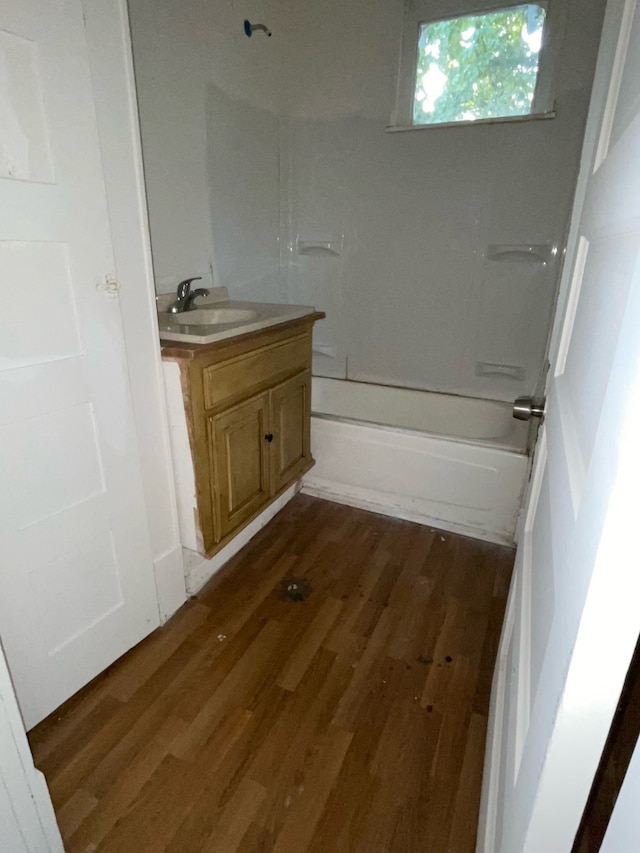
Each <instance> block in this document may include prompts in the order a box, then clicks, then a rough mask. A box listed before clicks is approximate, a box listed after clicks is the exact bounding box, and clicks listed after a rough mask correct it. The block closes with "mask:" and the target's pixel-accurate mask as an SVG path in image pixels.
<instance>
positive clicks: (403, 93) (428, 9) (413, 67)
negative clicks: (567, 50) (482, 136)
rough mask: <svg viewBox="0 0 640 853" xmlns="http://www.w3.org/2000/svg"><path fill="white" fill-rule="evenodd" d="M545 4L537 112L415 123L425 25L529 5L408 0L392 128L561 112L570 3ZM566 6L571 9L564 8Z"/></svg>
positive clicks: (541, 0)
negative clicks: (559, 71)
mask: <svg viewBox="0 0 640 853" xmlns="http://www.w3.org/2000/svg"><path fill="white" fill-rule="evenodd" d="M534 2H536V3H537V5H540V6H544V7H545V9H546V15H545V32H544V38H543V42H542V47H541V48H540V53H539V59H538V76H537V78H536V89H535V94H534V99H533V103H532V106H531V112H530V113H526V114H525V115H520V116H500V117H492V118H485V119H475V120H469V121H454V122H437V123H432V124H415V123H414V121H413V103H414V97H415V89H416V73H417V68H418V40H419V38H420V28H421V27H422V26H423V25H424V24H432V23H436V22H438V21H447V20H453V19H455V18H462V17H465V16H467V15H482V14H486V13H489V12H498V11H500V10H502V9H509V8H512V7H513V6H519V5H526V3H524V2H523V3H518V2H517V0H507V2H502V3H496V0H464V2H462V3H461V2H460V0H405V3H404V20H403V27H402V38H401V44H400V60H399V69H398V78H397V85H396V97H395V104H394V109H393V112H392V115H391V121H390V124H389V126H388V127H387V130H389V131H398V130H432V129H434V128H443V127H467V126H470V125H482V124H495V123H503V122H504V123H509V122H522V121H532V120H536V119H549V118H554V117H555V111H554V106H555V105H554V89H555V85H554V84H555V76H556V66H557V64H558V58H559V49H560V45H561V42H562V38H561V37H562V35H563V30H564V23H565V19H566V11H565V8H566V4H562V3H559V2H554V0H534ZM563 7H565V8H563Z"/></svg>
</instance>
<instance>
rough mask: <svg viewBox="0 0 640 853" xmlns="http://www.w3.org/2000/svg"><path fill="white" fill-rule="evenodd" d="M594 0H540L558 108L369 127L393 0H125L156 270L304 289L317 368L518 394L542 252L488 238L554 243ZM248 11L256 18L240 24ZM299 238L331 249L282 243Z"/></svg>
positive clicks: (533, 375)
mask: <svg viewBox="0 0 640 853" xmlns="http://www.w3.org/2000/svg"><path fill="white" fill-rule="evenodd" d="M603 6H604V0H600V2H597V3H593V4H588V6H586V7H585V4H583V3H579V0H556V2H555V3H554V9H555V10H556V12H555V13H554V14H559V17H560V18H562V17H563V16H568V18H567V22H566V23H567V37H566V42H565V43H564V44H563V48H562V51H561V62H560V65H559V68H558V76H557V86H556V106H557V113H558V115H557V118H555V119H553V120H545V121H534V122H522V123H514V124H495V125H484V126H475V127H464V128H462V127H456V128H430V129H427V130H421V131H415V132H407V133H385V130H384V128H385V126H386V125H387V124H388V122H389V117H390V114H391V110H392V106H393V97H394V90H395V83H396V72H397V60H398V54H399V44H400V36H401V29H402V16H403V2H402V0H391V2H389V0H352V2H350V3H344V2H339V0H322V2H315V3H312V2H302V3H300V2H294V0H288V2H286V3H285V2H281V3H278V4H276V3H275V2H274V0H270V2H262V3H261V2H258V0H251V2H249V3H247V5H246V6H242V7H241V6H240V5H238V4H236V3H234V2H233V0H232V1H231V2H228V3H223V2H222V0H210V2H208V3H207V2H204V0H187V2H186V3H178V2H177V0H161V2H158V0H130V7H131V19H132V29H133V41H134V55H135V60H136V69H137V80H138V86H139V99H140V107H141V123H142V133H143V148H144V156H145V167H146V173H147V181H148V187H149V209H150V219H151V231H152V242H153V251H154V262H155V271H156V279H157V285H158V289H159V290H160V291H168V290H170V289H171V288H172V287H173V286H174V285H175V283H176V281H177V280H178V279H179V278H181V277H184V276H186V275H191V274H202V275H204V276H205V277H206V278H207V279H208V280H209V281H210V280H212V279H213V282H214V283H215V284H216V285H226V286H228V287H229V288H230V290H231V293H232V295H234V296H237V297H241V298H248V299H263V300H265V301H278V300H283V301H289V302H298V303H303V304H315V305H316V306H317V307H318V308H320V309H322V310H325V311H326V312H327V319H326V320H325V321H324V322H323V323H321V324H319V325H318V327H317V330H316V334H315V341H316V349H320V350H322V353H321V354H318V353H316V355H315V363H314V371H315V372H316V373H317V374H320V375H327V376H337V377H343V378H344V377H345V376H346V377H348V378H351V379H357V380H362V381H371V382H381V383H387V384H393V385H404V386H409V387H416V388H429V389H435V390H446V391H453V392H457V393H468V394H472V395H476V396H486V397H491V398H498V399H505V400H509V399H513V398H514V397H515V396H516V395H517V394H519V393H523V392H525V391H533V389H534V387H535V386H536V385H537V384H538V381H539V377H540V373H541V369H542V364H543V358H544V352H545V347H546V341H547V336H548V327H549V323H550V318H551V313H552V309H553V301H554V297H555V290H556V282H557V274H558V267H559V262H558V261H556V262H554V263H550V264H549V265H548V266H546V267H543V266H540V265H535V264H531V263H522V262H506V261H503V262H500V263H498V262H496V261H490V260H487V259H486V258H485V252H486V249H487V246H488V245H489V244H493V243H506V244H523V243H525V244H528V243H546V242H549V243H558V244H562V243H563V240H564V237H565V232H566V225H567V218H568V214H569V210H570V204H571V198H572V192H573V188H574V184H575V177H576V174H577V168H578V158H579V152H580V148H581V136H582V132H583V126H584V120H585V116H586V108H587V104H588V97H589V88H590V83H591V77H592V72H593V66H594V63H595V56H596V51H597V44H598V37H599V28H600V23H601V16H602V7H603ZM451 8H452V10H453V11H456V10H458V9H459V8H460V6H459V4H454V3H453V0H452V3H451ZM245 17H248V18H249V19H251V20H252V21H254V22H265V23H266V24H267V25H268V26H269V27H270V28H271V29H272V31H273V37H272V38H270V39H269V38H266V36H264V35H263V34H262V33H256V34H255V35H254V36H253V37H252V38H251V39H247V38H246V37H245V36H244V33H243V32H242V21H243V20H244V18H245ZM298 238H299V239H301V240H311V241H314V240H315V241H334V242H333V247H334V249H335V252H336V253H335V254H327V253H315V254H299V253H298V251H297V248H296V247H297V240H298ZM478 363H491V364H495V363H497V364H508V365H513V366H514V367H515V368H516V370H517V372H518V374H519V375H520V378H519V379H514V378H510V377H508V376H506V377H505V376H478V375H476V371H477V366H478Z"/></svg>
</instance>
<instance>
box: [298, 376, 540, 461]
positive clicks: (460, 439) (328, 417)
mask: <svg viewBox="0 0 640 853" xmlns="http://www.w3.org/2000/svg"><path fill="white" fill-rule="evenodd" d="M428 393H431V392H428ZM445 396H448V395H445ZM460 396H462V395H460ZM473 399H481V398H473ZM485 402H493V401H485ZM311 417H312V418H318V419H319V420H324V421H337V422H338V423H345V424H352V425H354V426H361V427H370V428H371V429H379V430H385V431H387V432H399V433H402V434H404V435H424V436H429V438H435V439H438V441H448V442H451V443H452V444H472V445H473V446H474V447H486V448H488V449H490V450H499V451H500V452H501V453H511V454H513V455H514V456H526V457H529V456H531V451H530V450H529V449H528V448H526V447H525V448H524V449H523V450H518V448H516V447H514V446H513V445H511V444H502V443H500V442H499V441H498V440H491V439H486V438H466V437H465V436H457V435H447V433H441V432H432V431H430V430H426V429H412V428H411V427H401V426H395V425H394V424H382V423H378V422H377V421H366V420H364V419H363V418H349V417H346V416H344V415H332V414H329V413H327V412H315V411H314V410H313V408H312V410H311Z"/></svg>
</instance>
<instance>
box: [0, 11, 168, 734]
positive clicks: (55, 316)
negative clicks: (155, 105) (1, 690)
mask: <svg viewBox="0 0 640 853" xmlns="http://www.w3.org/2000/svg"><path fill="white" fill-rule="evenodd" d="M114 272H115V270H114V261H113V255H112V248H111V242H110V231H109V221H108V215H107V206H106V196H105V188H104V182H103V176H102V171H101V161H100V149H99V141H98V135H97V129H96V116H95V110H94V104H93V95H92V89H91V79H90V72H89V66H88V61H87V48H86V42H85V31H84V23H83V10H82V5H81V2H80V0H5V2H3V3H2V9H1V11H0V294H1V299H0V483H1V484H2V486H1V488H0V541H1V554H2V557H1V560H2V569H1V572H0V635H1V636H2V640H3V643H4V646H5V651H6V654H7V659H8V661H9V666H10V668H11V673H12V677H13V679H14V683H15V687H16V693H17V695H18V699H19V702H20V706H21V710H22V713H23V716H24V719H25V724H26V726H27V728H29V727H30V726H32V725H34V724H35V723H36V722H37V721H38V720H40V719H41V718H42V717H44V716H45V715H46V714H48V713H49V712H50V711H51V710H53V709H54V708H55V707H57V706H58V705H59V704H60V703H61V702H63V701H64V700H65V699H66V698H68V697H69V696H70V695H71V694H73V693H74V692H75V691H76V690H78V689H79V688H80V687H81V686H82V685H83V684H85V683H86V682H87V681H89V680H90V679H91V678H92V677H93V676H95V675H96V674H97V673H98V672H100V671H101V670H102V669H104V668H105V667H106V666H108V665H109V664H110V663H111V662H112V661H113V660H114V659H115V658H117V657H118V656H120V655H121V654H122V653H123V652H125V651H126V650H127V649H128V648H130V647H131V646H132V645H133V644H135V643H136V642H137V641H138V640H140V639H141V638H142V637H143V636H144V635H145V634H147V633H148V632H149V631H151V630H152V629H153V628H154V627H155V626H156V625H157V624H158V609H157V599H156V593H155V586H154V579H153V568H152V559H151V552H150V546H149V542H148V532H147V524H146V518H145V509H144V502H143V496H142V488H141V481H140V470H139V459H138V449H137V439H136V434H135V428H134V421H133V416H132V406H131V399H130V392H129V383H128V375H127V363H126V354H125V349H124V343H123V335H122V323H121V316H120V306H119V299H118V295H117V285H116V283H115V280H114V278H113V276H114Z"/></svg>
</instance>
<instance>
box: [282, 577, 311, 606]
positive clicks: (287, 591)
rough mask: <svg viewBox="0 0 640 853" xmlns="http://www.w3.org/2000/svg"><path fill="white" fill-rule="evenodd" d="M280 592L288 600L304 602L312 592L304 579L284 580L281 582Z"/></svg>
mask: <svg viewBox="0 0 640 853" xmlns="http://www.w3.org/2000/svg"><path fill="white" fill-rule="evenodd" d="M282 591H283V593H284V595H285V598H290V599H291V600H292V601H304V600H305V599H306V598H308V597H309V596H310V595H311V593H312V591H313V590H312V589H311V585H310V584H309V582H308V581H306V580H305V579H304V578H285V580H283V581H282Z"/></svg>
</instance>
